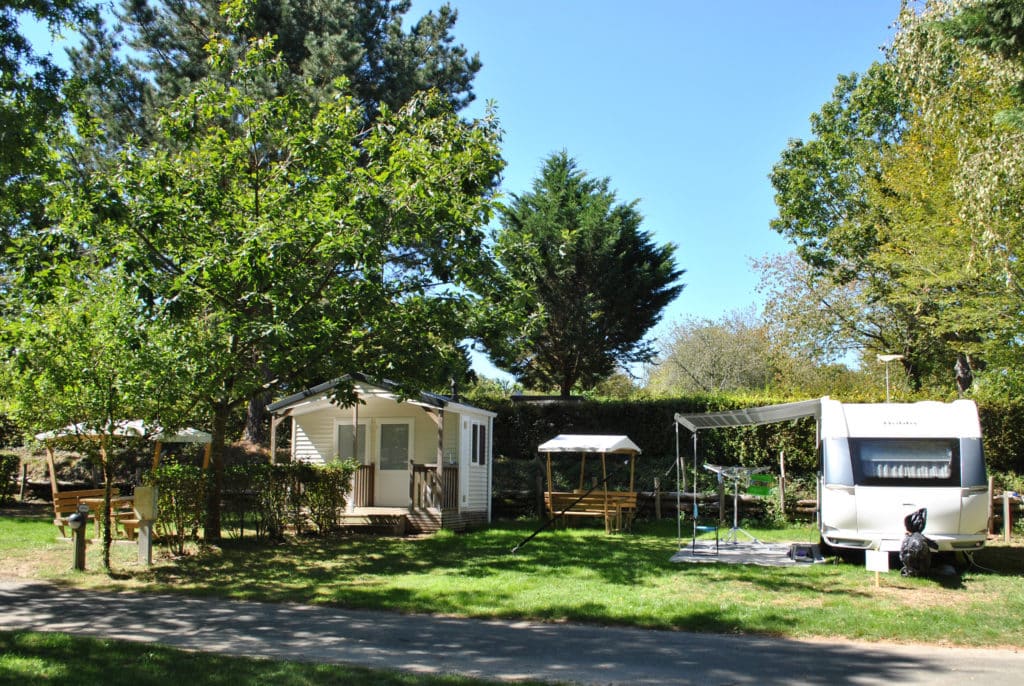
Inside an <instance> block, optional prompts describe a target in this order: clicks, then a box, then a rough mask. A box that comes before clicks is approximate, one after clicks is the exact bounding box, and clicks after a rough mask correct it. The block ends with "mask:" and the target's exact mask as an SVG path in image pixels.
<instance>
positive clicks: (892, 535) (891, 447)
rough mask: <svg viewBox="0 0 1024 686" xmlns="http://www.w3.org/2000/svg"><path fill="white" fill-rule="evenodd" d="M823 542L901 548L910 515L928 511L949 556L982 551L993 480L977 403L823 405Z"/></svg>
mask: <svg viewBox="0 0 1024 686" xmlns="http://www.w3.org/2000/svg"><path fill="white" fill-rule="evenodd" d="M819 427H820V428H819V431H820V450H821V474H820V482H819V483H820V487H819V496H818V497H819V500H818V506H819V512H820V519H819V523H820V529H821V538H822V541H823V542H824V543H826V544H828V545H830V546H833V547H836V548H862V549H880V550H889V551H896V550H899V549H900V542H901V541H902V540H903V536H904V534H905V533H906V531H905V529H904V525H903V518H904V517H906V516H907V515H908V514H910V513H911V512H914V511H915V510H918V509H920V508H922V507H924V508H927V509H928V523H927V527H926V528H925V531H924V533H925V535H926V536H927V537H928V538H930V539H931V540H933V541H934V542H935V543H936V544H937V545H938V546H939V550H945V551H955V550H975V549H977V548H981V547H982V546H983V545H985V538H986V535H987V532H988V507H989V494H988V479H987V477H986V475H985V461H984V457H983V453H982V447H981V424H980V423H979V421H978V408H977V407H976V406H975V404H974V402H973V401H970V400H956V401H953V402H952V403H939V402H918V403H908V404H899V403H875V404H844V403H840V402H838V401H836V400H831V399H829V398H822V400H821V419H820V424H819Z"/></svg>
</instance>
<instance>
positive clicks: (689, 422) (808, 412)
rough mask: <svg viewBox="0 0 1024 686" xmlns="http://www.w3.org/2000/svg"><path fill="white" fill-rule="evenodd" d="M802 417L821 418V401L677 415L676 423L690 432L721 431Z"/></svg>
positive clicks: (802, 401) (803, 401) (804, 401)
mask: <svg viewBox="0 0 1024 686" xmlns="http://www.w3.org/2000/svg"><path fill="white" fill-rule="evenodd" d="M801 417H819V418H820V417H821V400H820V399H815V400H801V401H800V402H795V403H783V404H781V405H765V406H763V407H748V408H747V409H744V410H727V411H725V412H702V413H700V414H677V415H676V422H677V423H679V424H682V425H683V426H685V427H686V428H687V429H689V430H690V431H700V430H701V429H720V428H724V427H730V426H755V425H758V424H772V423H774V422H784V421H787V420H790V419H800V418H801Z"/></svg>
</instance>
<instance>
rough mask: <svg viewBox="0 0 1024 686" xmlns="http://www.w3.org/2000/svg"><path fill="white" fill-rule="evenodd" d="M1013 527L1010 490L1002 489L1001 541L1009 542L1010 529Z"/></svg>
mask: <svg viewBox="0 0 1024 686" xmlns="http://www.w3.org/2000/svg"><path fill="white" fill-rule="evenodd" d="M1011 529H1013V519H1012V518H1011V515H1010V492H1009V491H1006V490H1004V491H1003V543H1009V542H1010V530H1011Z"/></svg>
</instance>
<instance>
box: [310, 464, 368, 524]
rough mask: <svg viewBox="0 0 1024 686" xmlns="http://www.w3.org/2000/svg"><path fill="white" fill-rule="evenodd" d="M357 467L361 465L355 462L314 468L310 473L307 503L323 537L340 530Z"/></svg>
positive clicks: (311, 516)
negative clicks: (342, 515)
mask: <svg viewBox="0 0 1024 686" xmlns="http://www.w3.org/2000/svg"><path fill="white" fill-rule="evenodd" d="M357 468H358V465H357V464H356V463H355V462H352V461H346V462H334V463H331V464H328V465H324V466H322V467H320V466H317V467H314V468H313V469H312V471H311V472H309V473H307V475H306V478H307V481H306V484H305V485H306V488H305V493H306V502H307V503H308V506H309V514H310V518H311V519H312V520H313V523H314V524H315V525H316V528H317V531H319V532H320V533H321V534H324V533H327V532H329V531H333V530H334V529H337V528H338V523H339V521H340V519H339V517H340V515H341V512H342V510H344V508H345V501H346V499H347V498H348V492H349V488H351V485H352V475H353V474H355V471H356V469H357Z"/></svg>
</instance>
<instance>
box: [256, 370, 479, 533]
mask: <svg viewBox="0 0 1024 686" xmlns="http://www.w3.org/2000/svg"><path fill="white" fill-rule="evenodd" d="M342 382H352V383H354V385H355V391H356V394H357V396H358V398H359V403H357V404H356V405H353V406H352V407H341V406H339V405H338V404H336V403H334V402H332V401H331V397H332V394H333V391H334V390H335V388H336V387H337V386H338V385H339V384H340V383H342ZM268 409H269V410H270V412H271V415H272V425H271V426H272V431H271V443H272V446H271V453H272V454H275V455H276V439H277V433H278V430H279V428H280V425H281V423H283V422H285V421H286V420H291V422H290V424H291V448H290V453H291V459H292V460H296V461H303V462H310V463H314V464H326V463H328V462H331V461H335V460H346V459H351V458H353V457H354V458H355V460H356V462H358V463H359V465H360V467H359V470H358V471H357V473H356V475H355V477H354V482H353V489H352V497H351V498H350V499H349V503H348V509H349V514H351V515H352V516H353V517H362V518H368V517H372V516H374V515H375V514H379V515H381V516H385V515H388V516H393V515H394V514H395V513H401V514H402V516H404V517H405V518H406V519H407V520H408V524H409V526H410V528H411V529H412V530H414V531H421V532H426V531H436V530H437V529H439V528H447V529H465V528H467V527H472V526H482V525H484V524H486V523H488V522H490V519H491V483H492V462H493V460H492V459H491V455H492V438H491V437H492V435H493V427H494V418H495V417H496V415H495V413H493V412H489V411H487V410H483V409H481V408H478V407H473V406H471V405H467V404H465V403H462V402H460V401H458V400H457V399H454V398H450V397H446V396H441V395H436V394H432V393H419V394H417V395H416V396H415V397H412V398H407V399H402V397H401V396H400V395H399V393H398V389H397V387H396V385H395V384H394V383H392V382H389V381H371V380H369V379H367V378H366V377H364V376H362V375H356V374H353V375H351V376H349V377H343V378H340V379H335V380H333V381H329V382H327V383H324V384H320V385H319V386H315V387H313V388H310V389H307V390H304V391H302V392H300V393H296V394H294V395H291V396H288V397H287V398H283V399H282V400H280V401H278V402H276V403H273V404H271V405H269V406H268Z"/></svg>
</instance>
